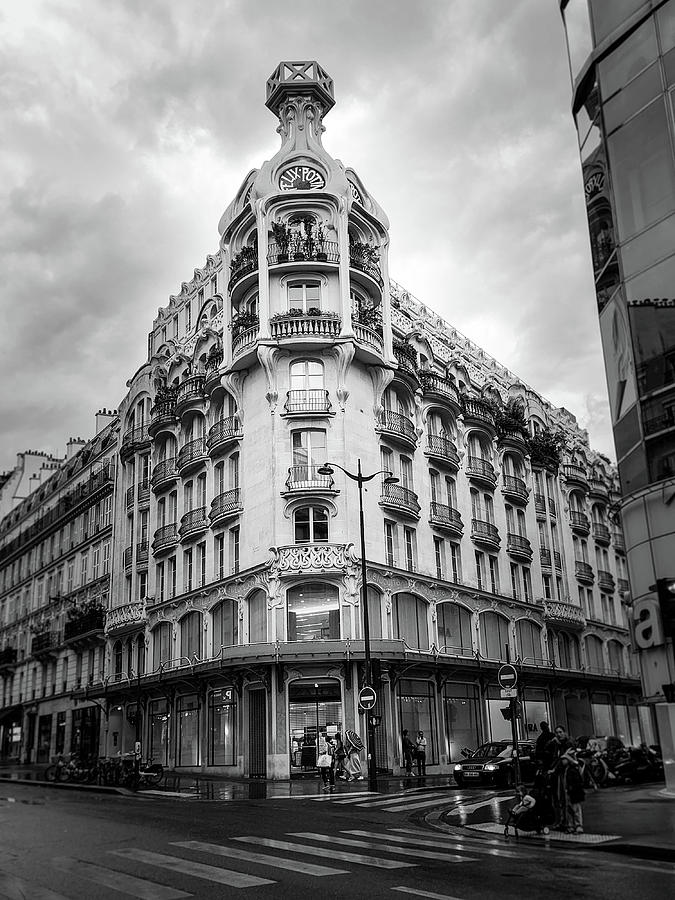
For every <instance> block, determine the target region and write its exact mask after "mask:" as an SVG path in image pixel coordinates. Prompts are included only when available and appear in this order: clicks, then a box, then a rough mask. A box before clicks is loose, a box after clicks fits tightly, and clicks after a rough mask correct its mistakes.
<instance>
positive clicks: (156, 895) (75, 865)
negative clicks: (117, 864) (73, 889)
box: [51, 856, 192, 900]
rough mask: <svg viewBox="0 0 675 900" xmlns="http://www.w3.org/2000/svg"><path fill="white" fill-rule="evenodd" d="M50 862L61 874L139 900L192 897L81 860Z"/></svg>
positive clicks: (55, 859) (167, 899)
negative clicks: (63, 873)
mask: <svg viewBox="0 0 675 900" xmlns="http://www.w3.org/2000/svg"><path fill="white" fill-rule="evenodd" d="M51 862H52V865H53V866H54V867H55V868H56V869H59V870H60V871H61V872H68V873H73V872H74V873H75V874H76V875H81V876H83V877H84V878H87V879H88V880H89V881H93V882H94V883H95V884H101V885H103V886H104V887H109V888H112V889H113V890H115V891H119V892H120V893H122V894H128V895H129V896H130V897H137V898H139V900H179V898H180V897H192V894H187V893H186V892H185V891H179V890H178V889H177V888H172V887H167V885H165V884H156V883H154V882H151V881H146V880H145V879H144V878H136V877H135V876H134V875H127V874H126V872H116V871H114V870H113V869H106V868H104V867H103V866H98V865H96V864H95V863H91V862H87V861H86V860H82V859H73V858H72V857H68V856H57V857H55V858H54V859H52V861H51Z"/></svg>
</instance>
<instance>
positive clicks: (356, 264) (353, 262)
mask: <svg viewBox="0 0 675 900" xmlns="http://www.w3.org/2000/svg"><path fill="white" fill-rule="evenodd" d="M349 265H350V266H351V267H352V268H354V269H359V270H360V271H361V272H365V273H366V275H369V276H370V277H371V278H372V279H373V280H374V281H376V282H377V283H378V284H379V286H380V287H382V286H383V285H384V280H383V278H382V272H380V267H379V265H378V264H377V263H376V262H375V261H374V260H372V259H369V258H368V257H367V256H365V255H364V254H363V253H361V252H360V251H359V250H358V249H357V248H355V247H350V248H349Z"/></svg>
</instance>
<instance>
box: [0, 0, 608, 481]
mask: <svg viewBox="0 0 675 900" xmlns="http://www.w3.org/2000/svg"><path fill="white" fill-rule="evenodd" d="M0 15H2V13H0ZM2 25H3V27H2V29H0V34H1V35H2V37H0V128H2V133H3V136H4V140H3V145H2V147H0V185H1V186H0V271H1V272H2V279H3V292H2V295H1V297H2V299H1V300H0V303H1V304H2V322H3V327H2V330H1V332H0V349H2V366H3V369H2V384H3V391H2V397H1V398H0V415H1V416H2V421H3V434H2V438H1V442H0V469H2V468H6V467H8V466H10V465H12V463H13V459H14V454H15V452H16V451H17V450H21V449H24V448H26V447H29V446H31V447H37V446H40V447H44V448H45V449H51V450H55V451H59V450H61V449H62V447H63V445H64V443H65V441H66V440H67V438H68V436H69V435H70V434H71V433H72V434H82V435H88V434H90V433H91V431H92V427H93V413H94V412H95V410H96V409H97V408H99V407H100V406H108V407H109V406H115V405H116V404H117V402H118V400H119V399H120V398H121V396H122V395H123V393H124V390H125V387H124V384H125V381H126V379H127V378H128V377H129V376H130V375H131V374H132V373H133V372H134V371H135V369H136V368H137V367H138V365H139V363H140V362H141V361H142V358H143V355H144V352H145V342H146V336H147V332H148V330H149V328H150V326H151V324H152V319H153V318H154V316H155V314H156V310H157V307H158V306H162V305H164V304H165V303H166V302H167V299H168V295H169V294H171V293H174V292H176V291H177V290H178V289H179V287H180V283H181V281H183V280H187V279H189V278H190V277H191V275H192V271H193V269H194V268H195V267H196V266H200V265H202V264H203V262H204V259H205V257H206V255H207V253H210V252H213V250H214V249H215V248H216V246H217V233H216V226H217V222H218V219H219V217H220V214H221V212H222V210H223V209H224V207H225V206H226V205H227V204H228V203H229V201H230V199H231V197H232V195H233V194H234V192H235V191H236V189H237V188H238V186H239V184H240V182H241V179H242V178H243V177H244V175H245V174H246V172H247V171H248V169H249V168H250V167H251V166H253V165H259V164H260V163H261V162H262V161H263V159H265V158H269V157H270V156H271V155H272V154H273V153H274V152H275V151H276V148H277V146H278V138H277V135H276V134H275V127H276V124H275V120H274V118H273V117H272V115H271V114H270V113H269V112H268V111H267V110H266V109H265V107H264V89H265V81H266V79H267V77H268V76H269V74H270V73H271V72H272V70H273V69H274V67H275V66H276V64H277V63H278V61H279V60H280V59H297V58H316V59H318V60H319V61H320V62H321V63H322V65H323V66H324V67H325V68H326V69H327V70H328V71H329V72H330V74H331V75H332V76H333V78H334V80H335V91H336V99H337V105H336V107H335V109H334V110H333V111H332V112H331V114H330V116H329V117H327V119H326V126H327V132H326V135H325V145H326V147H327V149H328V150H329V151H330V152H331V153H333V154H334V155H335V156H337V157H339V158H341V159H342V160H343V161H344V162H345V163H347V164H349V165H353V166H354V167H355V168H356V169H357V170H358V171H359V173H360V175H361V176H362V177H363V179H364V182H365V184H366V185H367V186H368V188H369V189H370V190H371V191H372V192H373V193H374V195H375V196H376V197H377V198H378V200H379V201H380V203H381V204H382V205H383V207H384V208H385V210H386V211H387V213H388V214H389V217H390V219H391V224H392V257H391V261H390V265H391V270H392V273H393V275H394V277H395V278H396V279H397V280H398V281H400V282H401V283H403V284H404V285H405V286H406V287H407V288H408V289H409V290H411V291H412V292H413V293H414V294H416V295H417V296H418V297H419V298H420V299H421V300H422V301H423V302H425V303H427V304H428V305H429V306H431V307H433V308H435V309H436V310H437V311H438V312H439V313H440V314H441V315H443V316H444V317H445V318H446V319H447V320H448V321H450V322H451V323H452V324H454V325H455V326H456V327H458V328H459V329H460V330H461V331H463V332H464V333H465V334H466V335H467V336H468V337H470V338H472V339H473V340H474V341H476V342H477V343H479V344H481V345H482V346H484V347H485V349H486V350H487V351H488V352H490V353H492V354H493V355H494V356H496V357H497V358H498V359H499V360H500V362H502V363H504V364H505V365H507V366H508V367H509V368H511V369H512V370H514V371H515V372H517V373H518V374H519V375H520V376H521V377H522V378H523V379H525V380H526V381H528V382H530V383H531V384H532V385H533V386H534V387H535V388H536V389H538V390H540V391H542V392H543V393H544V394H545V395H547V396H548V397H549V398H550V399H551V400H552V401H553V402H555V403H558V404H561V405H565V406H566V407H567V408H569V409H570V410H571V411H572V412H574V413H575V414H576V415H577V417H578V418H579V421H580V423H581V424H582V425H584V426H588V427H589V428H590V432H591V439H592V441H593V443H594V445H595V446H597V448H598V449H600V450H602V451H603V452H607V453H612V454H613V450H612V445H611V436H610V428H609V422H608V418H607V412H606V399H605V384H604V372H603V368H602V362H601V355H600V344H599V336H598V329H597V322H596V318H595V311H594V303H593V285H592V275H591V269H590V254H589V250H588V239H587V235H586V233H585V220H584V209H583V198H582V192H581V177H580V172H579V162H578V157H577V153H576V144H575V133H574V127H573V123H572V119H571V116H570V114H569V103H570V88H569V78H568V72H567V62H566V57H565V49H564V39H563V33H562V26H561V23H560V19H559V14H558V12H557V10H556V9H555V4H548V3H541V2H540V0H520V2H511V3H508V4H507V3H504V2H503V0H491V2H483V3H479V4H477V3H475V2H472V0H456V2H453V3H451V4H449V3H447V2H446V0H425V2H424V3H421V4H420V3H416V4H413V3H411V2H399V3H391V2H388V0H371V2H369V3H359V2H357V0H350V2H344V3H340V4H335V3H332V2H329V0H318V2H317V0H314V2H310V0H295V2H293V0H290V2H288V3H286V4H283V5H279V4H274V3H272V2H271V0H259V2H257V3H250V2H249V3H245V2H243V0H230V2H222V3H216V4H214V3H212V2H206V0H193V2H191V3H189V4H179V3H166V2H163V0H143V2H137V0H122V2H120V0H117V2H116V3H114V4H105V3H103V2H96V0H69V2H63V0H59V2H58V3H55V2H53V0H52V2H50V0H43V2H39V0H36V2H34V3H31V4H23V5H21V6H18V5H15V4H12V7H11V9H10V11H9V12H8V11H7V10H5V11H4V20H3V21H2Z"/></svg>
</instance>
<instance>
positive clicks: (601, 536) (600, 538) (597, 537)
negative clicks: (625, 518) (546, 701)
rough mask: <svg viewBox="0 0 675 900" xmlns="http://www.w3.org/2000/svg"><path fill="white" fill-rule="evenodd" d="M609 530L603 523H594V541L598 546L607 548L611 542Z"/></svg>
mask: <svg viewBox="0 0 675 900" xmlns="http://www.w3.org/2000/svg"><path fill="white" fill-rule="evenodd" d="M610 538H611V535H610V531H609V528H608V527H607V526H606V525H605V524H604V523H603V522H593V540H594V541H595V543H596V544H604V545H605V546H607V545H608V544H609V542H610Z"/></svg>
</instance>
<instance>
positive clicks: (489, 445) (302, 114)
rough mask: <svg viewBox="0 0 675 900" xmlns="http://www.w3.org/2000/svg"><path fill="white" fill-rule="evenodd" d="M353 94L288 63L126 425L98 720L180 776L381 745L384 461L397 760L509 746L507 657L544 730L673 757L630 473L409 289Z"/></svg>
mask: <svg viewBox="0 0 675 900" xmlns="http://www.w3.org/2000/svg"><path fill="white" fill-rule="evenodd" d="M333 105H334V96H333V84H332V80H331V79H330V77H329V76H328V75H327V73H326V72H325V71H324V70H323V69H322V68H321V66H319V65H318V64H317V63H316V62H283V63H281V64H280V65H279V67H278V68H277V69H276V71H275V72H274V74H273V75H272V76H271V77H270V79H269V81H268V83H267V106H268V108H269V109H270V110H271V112H272V113H274V114H275V115H276V116H277V117H278V119H279V127H278V131H279V134H280V136H281V147H280V149H279V151H278V152H277V154H276V155H275V156H274V157H273V158H272V159H271V160H270V161H268V162H265V163H264V164H263V165H262V167H261V168H260V169H259V170H254V171H252V172H250V173H249V175H247V176H246V178H245V179H244V182H243V183H242V185H241V188H240V190H239V192H238V194H237V196H236V197H235V199H234V201H233V202H232V203H231V204H230V206H229V207H228V208H227V210H226V211H225V213H224V214H223V216H222V218H221V220H220V223H219V234H220V244H219V248H218V251H217V252H216V253H214V254H213V255H212V256H209V257H208V258H207V262H206V265H205V266H204V268H202V269H197V270H195V272H194V276H193V277H192V279H191V280H190V281H189V282H187V283H184V284H183V285H182V287H181V291H180V293H179V294H178V295H176V296H173V297H171V298H170V302H169V305H168V306H167V307H166V308H165V309H163V310H161V311H160V313H159V315H158V317H157V319H156V320H155V322H154V323H153V328H152V332H151V334H150V339H149V355H148V359H147V361H146V362H145V363H144V364H143V365H142V366H141V367H140V368H139V370H138V371H137V372H136V374H135V375H134V376H133V377H132V379H131V380H130V382H129V391H128V393H127V395H126V396H125V398H124V400H123V401H122V403H121V405H120V408H119V446H118V453H117V463H116V464H117V473H118V474H117V479H116V489H115V493H114V498H115V499H114V528H113V545H114V546H113V552H112V560H113V563H112V572H111V577H112V583H111V590H110V600H109V606H108V609H107V612H106V617H105V642H106V648H107V649H106V662H105V669H104V672H103V674H102V676H101V677H100V678H95V681H94V683H93V684H91V685H87V686H86V687H85V686H82V687H81V688H80V689H79V690H73V691H72V698H73V703H78V704H91V705H92V706H94V707H95V708H97V709H100V710H101V711H102V713H101V715H102V718H101V721H100V745H99V749H100V752H101V753H102V754H108V755H111V754H113V753H116V752H118V751H122V752H124V751H127V750H130V749H132V748H133V745H134V742H135V741H136V740H141V741H142V744H143V751H144V754H146V753H147V754H148V755H150V756H152V757H153V758H154V759H155V760H157V761H161V762H162V763H163V764H166V765H169V766H171V767H175V768H177V769H179V770H182V771H197V770H207V771H218V772H222V773H224V774H230V775H233V776H249V777H268V778H288V777H289V776H293V775H295V774H301V773H303V772H305V771H313V770H314V766H315V748H316V736H317V730H318V731H319V732H320V733H325V732H328V733H334V732H344V730H346V729H354V730H356V731H357V732H360V733H364V731H365V727H366V724H365V717H364V713H363V711H362V710H361V709H360V707H359V703H358V692H359V688H360V687H361V686H362V684H363V680H364V662H365V656H366V647H365V641H364V630H363V610H362V601H361V586H362V585H361V572H362V565H361V548H360V542H359V492H358V491H357V488H356V486H355V485H354V482H353V481H352V480H351V479H349V478H348V477H347V476H346V475H345V474H344V471H343V470H348V471H349V470H351V472H354V471H355V470H356V468H357V465H358V464H360V465H361V466H362V469H363V472H364V474H366V475H371V474H372V475H375V477H374V478H373V479H372V480H370V481H368V482H367V484H366V485H365V487H364V492H363V504H364V518H365V524H366V530H365V543H366V558H367V562H366V571H367V597H368V600H367V603H368V619H369V626H370V627H369V632H370V634H369V638H370V640H369V643H370V650H371V654H372V660H373V662H374V663H375V665H374V667H373V668H374V672H375V675H376V692H377V704H376V706H375V709H374V711H373V712H374V714H375V715H376V716H377V717H378V720H379V725H378V727H377V728H376V729H375V735H376V739H375V747H374V750H375V755H376V761H377V765H378V768H379V769H381V770H388V771H394V772H398V771H399V770H400V765H401V748H400V734H401V732H402V730H403V729H408V730H409V731H410V732H416V731H418V730H423V731H424V732H425V734H426V735H427V737H428V739H429V748H428V753H427V763H428V771H430V772H450V771H451V770H452V764H453V763H454V761H455V760H457V759H458V758H459V755H460V750H461V748H462V747H464V746H467V745H470V746H475V745H476V744H477V743H478V742H480V741H482V740H483V739H487V738H501V737H507V736H510V724H509V723H507V722H505V720H504V717H503V716H502V714H501V708H502V707H503V706H504V705H505V703H504V701H503V700H501V698H500V691H499V687H498V685H497V679H496V673H497V670H498V668H499V666H500V665H501V664H502V663H503V662H504V661H506V659H507V657H508V658H510V660H511V661H512V662H514V663H515V664H516V666H517V668H518V671H519V676H520V679H519V683H520V688H521V700H522V705H523V717H522V719H521V720H520V722H519V727H520V728H521V731H522V734H523V736H524V737H527V736H535V735H536V733H537V728H538V725H539V722H540V721H541V720H542V719H548V720H551V721H556V722H557V721H562V722H563V723H565V724H566V725H567V726H568V727H569V729H570V731H571V732H572V733H573V734H576V735H581V734H589V733H596V734H610V733H618V734H621V735H623V736H624V737H625V739H626V740H627V741H639V740H641V739H643V738H644V739H647V740H651V739H652V738H653V735H652V721H651V713H650V710H649V708H648V707H647V706H645V705H644V704H643V703H642V698H641V693H640V682H639V678H638V677H637V675H636V673H635V671H634V668H633V657H632V654H631V648H630V645H629V634H628V630H627V623H626V619H625V612H624V609H623V607H622V604H621V597H622V595H623V593H624V592H626V591H628V582H627V581H626V569H625V559H624V557H625V551H624V545H623V537H622V533H621V526H620V522H619V518H618V516H617V515H616V507H617V501H618V482H617V478H616V473H615V472H614V470H613V469H612V467H611V465H610V464H609V462H608V461H607V460H606V459H605V458H603V457H602V456H600V455H599V454H597V453H595V452H593V451H592V450H591V449H590V447H589V446H588V438H587V435H586V433H585V432H584V431H582V430H581V429H579V428H578V426H577V424H576V420H575V419H574V417H573V416H572V415H571V414H570V413H568V412H567V411H565V410H562V409H555V408H553V407H552V406H551V404H550V403H548V402H547V401H546V400H544V399H543V398H542V397H541V396H539V395H538V394H537V393H536V392H534V391H533V390H532V389H531V388H529V387H528V386H526V385H525V384H523V383H522V382H521V381H520V380H519V379H518V378H517V377H516V376H515V375H514V374H513V373H511V372H509V371H508V370H507V369H505V368H504V367H503V366H501V365H500V364H499V363H497V362H496V361H495V360H493V359H491V358H490V357H489V356H487V354H485V353H484V352H483V351H482V350H481V349H480V348H479V347H477V346H476V345H475V344H473V343H471V342H470V341H469V340H467V339H466V338H465V337H464V336H463V335H461V334H460V333H459V332H457V331H456V330H455V329H453V328H452V327H450V326H449V325H447V323H445V322H444V321H443V320H442V319H440V318H439V317H438V316H437V315H436V314H434V313H433V312H431V311H430V310H429V309H427V308H426V307H425V306H424V305H423V304H422V303H420V302H419V301H418V300H416V299H415V298H414V297H413V296H412V295H411V294H410V293H408V292H407V291H406V290H405V289H404V288H402V287H401V286H400V285H398V284H396V283H395V282H394V281H393V280H392V279H391V278H390V275H389V260H388V246H389V237H388V227H389V223H388V220H387V217H386V215H385V213H384V212H383V210H382V209H381V208H380V206H379V205H378V204H377V202H376V201H375V200H374V198H372V197H371V195H370V194H369V192H368V190H367V189H366V187H365V185H364V183H363V182H362V181H361V179H360V178H359V176H358V175H357V174H356V173H355V172H354V171H352V170H351V169H349V168H345V167H344V166H343V165H342V163H340V162H339V161H337V160H335V159H333V158H332V157H330V156H329V154H328V153H327V152H326V150H325V149H324V147H323V145H322V133H323V131H324V126H323V119H324V117H325V115H326V114H327V113H328V112H329V111H330V109H331V108H332V106H333ZM326 463H331V464H332V465H331V466H330V467H326V465H325V464H326ZM331 470H332V471H331ZM388 473H393V475H394V476H395V477H396V482H395V483H394V482H393V481H392V479H391V478H388V477H386V476H387V474H388ZM3 527H4V526H3ZM6 594H7V591H5V592H4V593H3V594H2V596H3V597H5V596H6ZM5 630H6V629H5ZM14 692H15V693H14V694H13V695H12V698H10V699H11V702H12V703H18V702H22V701H19V700H18V699H17V697H16V688H14Z"/></svg>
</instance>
